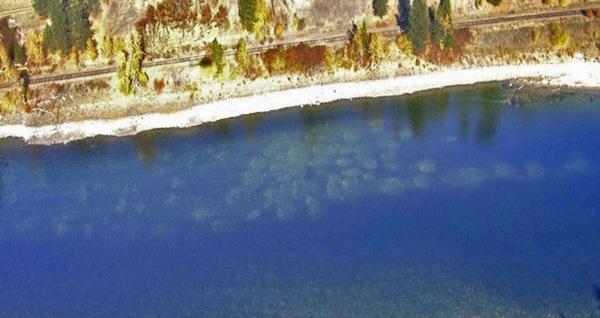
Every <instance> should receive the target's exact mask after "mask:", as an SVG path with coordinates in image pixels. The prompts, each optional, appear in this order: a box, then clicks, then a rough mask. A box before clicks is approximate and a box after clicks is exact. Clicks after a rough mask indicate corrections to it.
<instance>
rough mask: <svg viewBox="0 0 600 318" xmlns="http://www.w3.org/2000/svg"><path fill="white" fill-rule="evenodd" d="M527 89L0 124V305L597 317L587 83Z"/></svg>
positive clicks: (598, 210)
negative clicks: (44, 126)
mask: <svg viewBox="0 0 600 318" xmlns="http://www.w3.org/2000/svg"><path fill="white" fill-rule="evenodd" d="M542 93H543V94H538V92H537V91H531V92H528V93H527V94H525V93H519V94H518V95H517V97H513V94H514V92H513V91H512V90H511V89H508V88H505V87H504V86H503V85H502V84H485V85H479V86H473V87H467V88H452V89H447V90H439V91H432V92H426V93H420V94H416V95H413V96H407V97H396V98H384V99H367V100H357V101H344V102H338V103H334V104H331V105H328V106H323V107H318V108H311V107H305V108H298V109H292V110H285V111H278V112H273V113H268V114H259V115H251V116H246V117H242V118H238V119H232V120H225V121H221V122H218V123H215V124H210V125H204V126H202V127H199V128H194V129H187V130H162V131H155V132H149V133H144V134H140V135H138V136H135V137H131V138H108V137H101V138H94V139H89V140H85V141H80V142H75V143H71V144H68V145H58V146H50V147H44V146H28V145H24V144H22V143H21V142H19V141H15V140H4V141H2V144H1V145H0V157H1V165H0V211H1V212H0V317H153V316H159V317H186V316H191V317H394V316H395V317H470V316H479V317H495V316H502V317H507V316H508V317H526V316H532V317H600V290H598V291H596V292H595V290H594V288H595V286H596V288H600V191H599V189H600V178H599V177H600V139H599V137H600V107H599V106H600V96H598V95H594V94H590V95H584V94H567V93H564V94H560V95H557V94H546V92H542ZM515 101H516V102H515Z"/></svg>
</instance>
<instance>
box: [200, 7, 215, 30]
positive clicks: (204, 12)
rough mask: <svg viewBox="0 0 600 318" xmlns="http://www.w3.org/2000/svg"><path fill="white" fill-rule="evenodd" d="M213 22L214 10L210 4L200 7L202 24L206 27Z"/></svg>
mask: <svg viewBox="0 0 600 318" xmlns="http://www.w3.org/2000/svg"><path fill="white" fill-rule="evenodd" d="M211 20H212V10H211V9H210V6H209V5H208V3H203V4H202V5H201V6H200V23H202V24H204V25H209V24H210V21H211Z"/></svg>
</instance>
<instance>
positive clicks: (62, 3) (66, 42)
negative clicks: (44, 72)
mask: <svg viewBox="0 0 600 318" xmlns="http://www.w3.org/2000/svg"><path fill="white" fill-rule="evenodd" d="M67 9H68V3H67V1H66V0H49V1H48V15H49V16H50V20H51V21H52V25H49V26H47V27H46V29H44V48H45V49H46V50H49V51H61V52H62V53H69V52H70V50H71V37H70V27H69V20H68V14H67Z"/></svg>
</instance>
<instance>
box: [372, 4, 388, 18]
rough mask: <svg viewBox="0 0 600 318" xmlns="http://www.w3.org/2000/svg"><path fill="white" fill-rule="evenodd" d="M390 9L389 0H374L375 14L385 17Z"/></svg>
mask: <svg viewBox="0 0 600 318" xmlns="http://www.w3.org/2000/svg"><path fill="white" fill-rule="evenodd" d="M387 11H388V0H373V14H375V15H376V16H378V17H383V16H384V15H386V14H387Z"/></svg>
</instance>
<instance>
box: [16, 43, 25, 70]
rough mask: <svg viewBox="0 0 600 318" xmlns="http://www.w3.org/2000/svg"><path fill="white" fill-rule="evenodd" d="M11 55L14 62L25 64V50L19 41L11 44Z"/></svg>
mask: <svg viewBox="0 0 600 318" xmlns="http://www.w3.org/2000/svg"><path fill="white" fill-rule="evenodd" d="M13 57H14V61H15V63H16V64H20V65H24V64H25V50H24V49H23V47H22V46H21V45H19V43H15V45H14V46H13Z"/></svg>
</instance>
